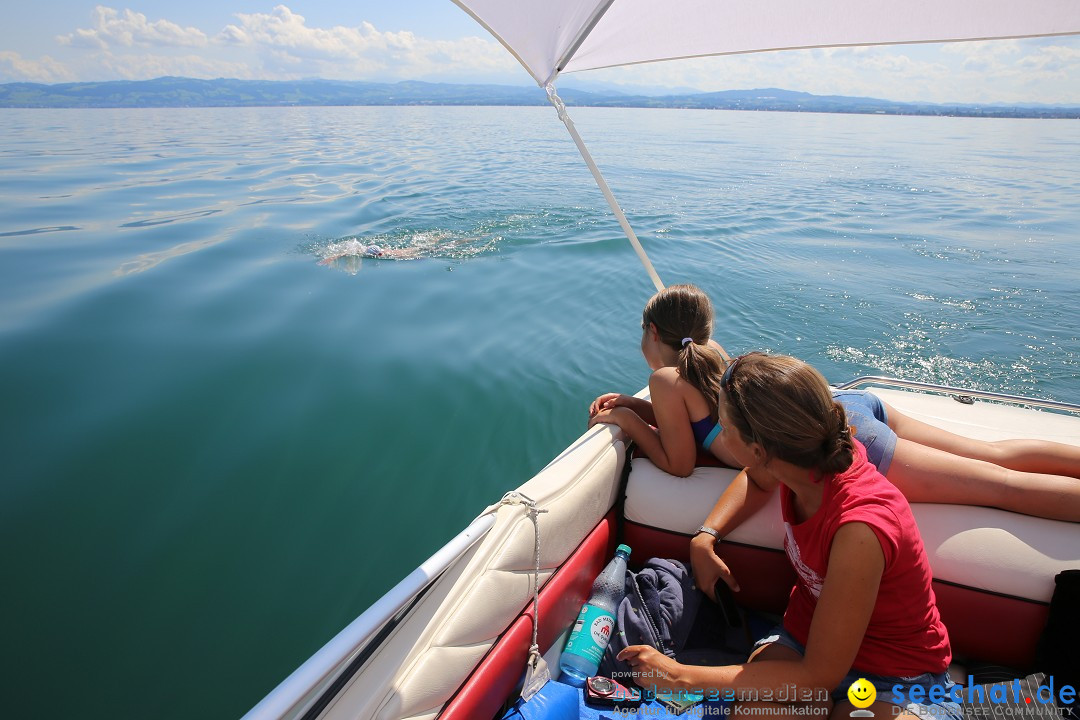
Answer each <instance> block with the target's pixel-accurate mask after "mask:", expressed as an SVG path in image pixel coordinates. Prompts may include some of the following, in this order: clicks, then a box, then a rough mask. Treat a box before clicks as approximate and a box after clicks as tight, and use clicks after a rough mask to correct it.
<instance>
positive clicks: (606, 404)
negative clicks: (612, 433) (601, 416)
mask: <svg viewBox="0 0 1080 720" xmlns="http://www.w3.org/2000/svg"><path fill="white" fill-rule="evenodd" d="M625 397H626V396H625V395H620V394H619V393H604V394H603V395H601V396H600V397H598V398H596V399H595V400H593V401H592V404H591V405H589V417H592V416H593V415H596V413H598V412H600V411H601V410H610V409H612V408H614V407H617V406H619V405H626V402H625V401H622V402H620V400H622V399H623V398H625Z"/></svg>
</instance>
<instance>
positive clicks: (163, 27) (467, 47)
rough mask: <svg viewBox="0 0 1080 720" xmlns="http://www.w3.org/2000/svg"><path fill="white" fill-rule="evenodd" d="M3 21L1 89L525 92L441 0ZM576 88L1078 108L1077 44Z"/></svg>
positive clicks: (672, 69) (789, 57) (1039, 43)
mask: <svg viewBox="0 0 1080 720" xmlns="http://www.w3.org/2000/svg"><path fill="white" fill-rule="evenodd" d="M5 17H6V18H7V20H6V22H5V24H4V26H3V27H2V28H0V82H17V81H29V82H44V83H56V82H73V81H89V80H119V79H129V80H134V79H146V78H152V77H159V76H161V75H183V76H187V77H200V78H214V77H236V78H247V79H272V80H287V79H297V78H308V77H324V78H335V79H347V80H371V81H398V80H410V79H415V80H427V81H433V82H494V83H502V84H514V85H528V84H531V83H532V80H531V78H530V77H529V75H528V74H527V73H526V72H525V71H524V70H523V69H522V68H521V67H520V66H519V65H517V63H516V62H515V61H514V60H513V58H512V57H511V56H510V55H509V53H507V52H506V51H505V49H503V48H502V46H501V45H499V44H498V43H497V42H496V41H495V40H494V39H492V38H491V37H490V36H488V35H487V34H486V33H485V32H484V31H483V29H482V28H480V27H479V26H478V25H477V24H476V23H475V21H473V20H472V19H471V18H470V17H469V16H468V15H466V14H465V13H464V12H463V11H462V10H461V9H460V8H458V7H457V6H456V5H454V4H453V3H452V2H450V0H397V1H396V2H395V1H390V0H382V1H380V2H362V1H357V0H353V1H352V2H346V1H343V0H290V1H288V2H286V3H284V4H280V5H274V4H272V3H271V2H257V1H255V0H217V2H209V1H208V0H186V1H185V2H184V3H163V2H127V3H123V4H109V3H103V4H98V3H95V2H92V1H87V0H45V2H43V3H38V4H34V3H18V4H14V5H12V6H11V7H8V8H6V10H5ZM575 82H577V84H583V83H587V82H588V83H596V82H602V83H616V84H623V85H629V86H650V87H656V86H663V87H673V88H696V89H699V90H703V91H709V90H729V89H750V88H760V87H780V88H785V89H790V90H803V91H807V92H812V93H816V94H841V95H867V96H873V97H885V98H889V99H893V100H903V101H929V102H1043V103H1056V104H1070V105H1080V38H1078V37H1075V36H1074V37H1067V38H1047V39H1040V40H1002V41H994V42H978V43H952V44H945V45H913V46H900V47H889V48H860V49H836V50H806V51H787V52H782V53H763V54H757V55H745V56H733V57H720V58H704V59H698V60H687V61H678V62H669V63H654V64H651V65H642V66H636V67H633V68H623V69H612V70H600V71H592V72H588V73H581V74H578V75H569V76H565V77H564V79H563V80H562V81H561V82H560V84H561V85H564V86H565V85H572V84H575Z"/></svg>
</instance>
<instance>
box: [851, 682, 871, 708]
mask: <svg viewBox="0 0 1080 720" xmlns="http://www.w3.org/2000/svg"><path fill="white" fill-rule="evenodd" d="M847 697H848V700H850V701H851V704H852V705H854V706H855V707H857V708H868V707H870V706H871V705H873V704H874V701H875V700H877V689H876V688H875V687H874V686H873V685H871V684H870V681H869V680H867V679H866V678H859V679H858V680H856V681H855V682H853V683H851V687H849V688H848V691H847Z"/></svg>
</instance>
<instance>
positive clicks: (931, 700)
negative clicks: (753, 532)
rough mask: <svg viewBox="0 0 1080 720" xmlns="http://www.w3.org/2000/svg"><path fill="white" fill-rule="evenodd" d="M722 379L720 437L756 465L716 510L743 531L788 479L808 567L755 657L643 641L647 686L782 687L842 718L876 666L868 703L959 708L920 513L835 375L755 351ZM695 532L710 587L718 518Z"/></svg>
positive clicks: (956, 712)
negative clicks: (713, 658)
mask: <svg viewBox="0 0 1080 720" xmlns="http://www.w3.org/2000/svg"><path fill="white" fill-rule="evenodd" d="M720 385H721V393H720V402H719V407H718V421H719V422H718V424H719V426H720V428H721V430H720V433H719V438H718V442H719V443H721V444H722V446H723V448H724V450H725V451H726V453H728V454H729V455H730V456H731V457H732V458H733V459H735V460H736V461H737V465H738V466H741V467H745V468H746V471H745V472H743V473H740V474H739V476H738V478H737V479H736V481H735V482H736V483H737V484H742V488H741V493H735V494H727V493H725V496H724V498H721V500H720V501H719V502H718V503H717V505H716V507H715V508H714V509H713V511H712V513H710V515H709V517H708V519H707V520H706V523H705V524H706V527H707V528H711V529H712V530H715V531H716V532H717V533H719V534H720V535H724V534H726V533H728V532H730V531H731V530H732V529H733V528H734V527H736V526H737V525H738V523H739V522H740V521H741V520H742V519H743V518H745V517H747V516H748V515H749V514H750V513H752V512H756V511H757V509H758V508H759V507H760V506H761V501H762V499H763V498H767V497H768V494H769V493H770V492H771V490H772V488H773V487H775V486H777V485H779V486H780V488H781V490H780V492H781V506H782V509H783V510H782V512H783V519H784V525H785V529H786V539H785V541H784V548H785V551H786V552H787V555H788V558H789V559H790V561H791V563H792V565H793V566H794V567H795V569H796V570H797V574H798V580H797V583H796V586H795V589H794V590H793V592H792V595H791V599H790V600H789V603H788V608H787V611H786V612H785V614H784V622H783V626H782V627H781V628H778V629H777V631H776V633H775V634H773V635H771V636H769V637H766V638H764V639H762V640H761V641H760V642H759V643H758V646H757V648H756V649H755V651H754V653H753V654H752V655H751V656H750V660H749V662H747V663H745V664H742V665H732V666H725V667H698V666H689V665H682V664H680V663H677V662H676V661H674V660H672V659H671V658H669V657H667V656H666V655H664V654H663V653H660V652H659V651H657V650H655V649H653V648H651V647H648V646H643V645H635V646H631V647H628V648H626V649H625V650H623V651H622V652H621V653H620V654H619V659H621V660H625V661H626V662H628V663H629V664H630V665H631V667H633V669H634V673H635V679H637V680H638V681H639V684H643V685H645V686H646V687H648V685H651V684H652V683H653V682H656V684H657V685H659V686H660V687H663V688H668V689H672V690H683V691H686V690H691V689H694V688H710V689H712V688H715V689H718V690H723V691H726V690H731V691H734V694H735V697H736V699H737V701H738V698H739V697H740V696H743V697H745V694H744V692H741V691H745V693H750V694H751V695H750V697H751V699H753V697H754V695H753V693H757V697H758V698H760V696H761V695H760V694H761V693H763V692H764V691H769V690H771V691H773V694H772V695H770V696H769V697H772V698H777V697H783V698H785V699H787V698H792V697H798V698H800V699H805V700H807V701H810V700H814V699H816V700H817V701H818V705H819V706H823V707H819V708H818V711H817V712H821V711H823V710H826V709H828V710H829V711H830V713H831V717H832V718H847V717H850V715H851V712H852V711H853V709H854V706H853V705H852V703H851V702H850V701H849V700H848V697H849V694H848V691H849V688H851V687H852V685H853V684H854V683H855V682H856V681H857V680H859V679H860V678H864V679H866V680H868V681H869V682H870V684H872V685H873V686H874V687H875V689H876V692H877V701H876V702H875V703H874V704H873V705H872V706H870V708H869V710H870V711H871V712H873V713H874V714H875V716H877V717H907V718H910V719H913V718H915V717H919V716H922V717H929V716H930V715H931V714H932V715H933V717H935V718H939V719H940V718H946V717H955V718H959V717H960V708H959V706H958V705H957V704H956V703H955V702H952V701H951V700H950V698H949V691H950V689H951V688H952V683H951V681H950V680H949V678H948V675H947V673H946V668H947V667H948V665H949V661H950V659H951V655H952V653H951V650H950V646H949V637H948V633H947V631H946V629H945V626H944V625H943V624H942V622H941V618H940V616H939V614H938V610H937V606H936V604H935V599H934V592H933V590H932V588H931V585H930V582H931V574H930V566H929V562H928V561H927V557H926V552H925V550H924V548H923V545H922V540H921V539H920V537H919V530H918V527H917V526H916V524H915V519H914V517H913V516H912V514H911V509H910V507H909V506H908V504H907V501H906V500H905V499H904V497H903V495H902V494H901V493H900V492H899V490H898V489H897V488H896V487H895V486H894V485H893V484H892V483H890V482H889V481H888V480H886V479H885V477H884V476H882V475H881V474H880V473H879V472H878V471H877V469H876V468H875V467H874V466H873V465H872V464H870V463H869V462H868V461H867V459H866V452H865V450H864V448H863V446H862V444H861V443H860V442H858V440H856V439H855V438H853V437H852V436H851V433H850V430H849V426H848V418H847V415H846V413H845V412H844V408H843V406H842V405H840V404H839V403H837V402H835V401H834V400H833V398H832V394H831V392H830V389H829V385H828V383H826V382H825V379H824V378H823V377H822V376H821V374H820V373H818V372H817V371H816V370H814V369H813V368H812V367H810V366H809V365H807V364H806V363H804V362H801V361H799V360H796V359H794V358H790V357H784V356H768V355H763V354H760V353H751V354H749V355H745V356H742V357H740V358H738V359H736V360H735V361H733V362H732V363H731V364H730V365H729V366H728V368H727V371H726V372H725V373H724V375H723V377H722V378H721V380H720ZM751 478H753V479H752V480H751ZM733 498H734V499H733ZM693 542H694V551H693V554H692V561H693V565H694V573H695V577H697V578H699V582H698V585H699V587H708V585H706V584H704V582H708V579H707V578H708V577H709V576H710V572H711V571H714V570H715V564H716V562H719V559H718V558H716V555H715V552H714V550H713V548H714V547H715V543H714V539H713V536H712V532H711V531H708V530H706V531H702V532H700V533H699V534H698V535H697V536H696V537H695V539H694V541H693ZM710 555H711V556H712V557H711V558H710V557H709V556H710ZM714 560H715V562H714ZM712 577H714V578H715V577H716V574H715V572H712ZM702 580H704V582H702ZM792 685H794V687H795V691H796V692H795V693H792V692H790V688H791V686H792ZM934 686H939V687H940V688H941V690H940V691H938V692H937V693H934V692H931V690H932V688H933V687H934ZM822 688H825V689H827V690H828V691H829V692H828V699H827V700H824V699H822V698H821V697H820V690H821V689H822ZM916 688H918V689H917V690H916V692H914V693H913V692H912V690H913V689H916ZM783 690H789V692H787V693H786V694H784V695H780V693H781V692H782V691H783ZM913 696H914V697H913ZM864 697H865V696H864V695H863V696H859V697H858V698H857V699H859V700H863V699H864ZM741 704H742V705H744V706H745V705H747V704H751V705H752V704H755V703H753V702H750V703H741ZM757 704H762V703H757ZM764 704H765V705H768V706H769V710H766V711H764V712H765V713H767V714H770V715H777V714H785V711H787V712H789V713H790V714H791V715H792V716H795V715H805V714H806V713H807V712H809V711H808V709H807V708H805V707H798V705H800V704H802V703H796V704H788V703H786V702H785V703H780V704H777V703H764ZM931 706H932V707H931ZM859 707H860V708H862V707H864V705H863V704H862V703H861V702H860V703H859ZM815 714H816V713H815Z"/></svg>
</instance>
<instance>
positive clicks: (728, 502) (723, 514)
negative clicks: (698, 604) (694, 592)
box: [690, 470, 779, 600]
mask: <svg viewBox="0 0 1080 720" xmlns="http://www.w3.org/2000/svg"><path fill="white" fill-rule="evenodd" d="M778 484H779V483H778V482H777V481H776V480H774V479H773V478H766V479H763V480H757V479H755V478H752V477H750V475H749V474H748V473H747V472H746V471H745V470H743V471H742V472H740V473H739V474H738V475H736V476H735V479H734V480H732V481H731V484H730V485H728V486H727V489H726V490H724V494H723V495H721V496H720V499H719V500H717V501H716V505H714V506H713V509H712V512H710V513H709V516H708V517H707V518H705V522H703V523H702V525H704V526H705V527H709V528H712V529H714V530H716V531H717V532H718V533H720V537H721V538H723V537H724V536H726V535H727V534H728V533H730V532H731V531H732V530H734V529H735V528H737V527H738V526H739V525H741V524H742V523H743V521H744V520H746V519H747V518H749V517H750V516H752V515H753V514H754V513H756V512H757V511H758V510H760V509H761V508H762V507H764V506H765V503H767V502H768V501H769V498H770V497H772V494H773V492H774V491H775V490H776V486H777V485H778ZM716 545H717V541H716V540H714V539H713V537H712V535H709V534H707V533H698V534H697V535H695V536H694V537H693V538H692V539H691V540H690V564H691V565H692V566H693V568H694V577H695V578H697V586H698V587H699V588H701V590H702V592H704V593H705V594H706V595H708V596H709V597H710V598H712V599H713V600H715V599H716V598H715V597H713V590H714V587H715V585H716V581H717V580H718V579H720V578H723V579H724V582H726V583H727V584H728V585H729V586H730V587H731V589H732V590H734V591H735V592H738V591H739V583H738V582H737V581H736V580H735V577H734V576H733V575H732V574H731V571H730V570H729V569H728V566H727V564H726V563H725V562H724V561H723V560H721V559H720V556H719V555H717V554H716Z"/></svg>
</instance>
